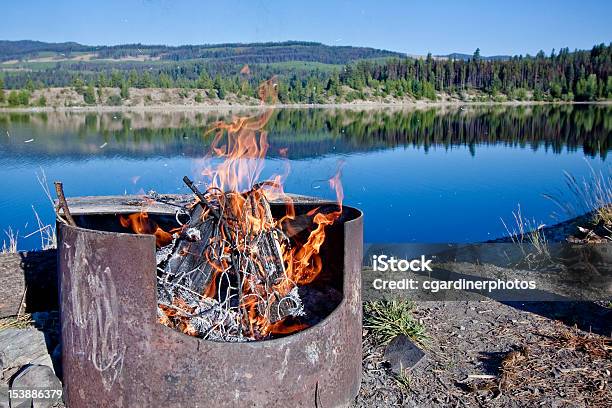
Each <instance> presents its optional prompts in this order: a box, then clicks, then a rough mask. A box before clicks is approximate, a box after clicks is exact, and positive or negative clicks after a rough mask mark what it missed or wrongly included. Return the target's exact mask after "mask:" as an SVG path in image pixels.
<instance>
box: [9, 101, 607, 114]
mask: <svg viewBox="0 0 612 408" xmlns="http://www.w3.org/2000/svg"><path fill="white" fill-rule="evenodd" d="M536 105H557V106H561V105H604V106H608V105H612V100H605V101H584V102H582V101H580V102H576V101H571V102H570V101H555V102H548V101H503V102H495V101H487V102H476V101H467V102H463V101H448V100H447V101H412V102H401V103H400V102H375V101H372V102H354V103H324V104H307V103H292V104H273V105H272V104H259V105H255V104H243V103H235V104H234V103H219V104H212V103H202V104H198V105H187V104H185V105H163V104H157V105H133V106H127V105H119V106H110V105H92V106H87V105H83V106H45V107H36V106H29V107H12V108H9V107H2V108H0V112H6V113H47V112H76V113H78V112H86V113H88V112H93V113H106V112H162V111H163V112H184V111H188V112H191V111H193V112H197V111H201V112H210V111H215V110H223V111H231V110H238V109H239V110H261V109H358V110H369V109H385V108H389V109H394V110H403V109H409V110H412V109H427V108H444V107H464V106H465V107H487V106H536Z"/></svg>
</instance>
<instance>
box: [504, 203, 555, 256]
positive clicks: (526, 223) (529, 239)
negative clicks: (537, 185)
mask: <svg viewBox="0 0 612 408" xmlns="http://www.w3.org/2000/svg"><path fill="white" fill-rule="evenodd" d="M512 216H513V218H514V226H513V227H512V230H511V229H510V228H509V227H508V225H507V224H506V222H505V221H504V219H503V218H500V219H501V222H502V224H504V228H505V229H506V232H507V233H508V235H509V236H510V239H512V242H514V243H515V244H517V245H518V246H519V247H520V249H521V252H522V253H523V255H524V256H525V257H526V258H531V257H533V256H534V255H538V256H540V257H545V258H550V251H549V246H548V240H547V239H546V235H545V234H544V224H542V223H537V222H536V221H535V219H533V218H532V219H531V220H529V219H528V218H525V217H523V215H522V213H521V206H520V205H519V206H518V209H517V210H516V211H512ZM527 245H529V246H530V247H531V248H532V249H533V251H531V250H527Z"/></svg>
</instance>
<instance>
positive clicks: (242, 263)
mask: <svg viewBox="0 0 612 408" xmlns="http://www.w3.org/2000/svg"><path fill="white" fill-rule="evenodd" d="M184 181H185V183H186V184H187V185H188V186H189V187H190V188H191V189H192V190H193V191H194V193H195V194H196V197H197V198H198V201H197V203H195V205H193V206H192V208H191V209H188V210H187V211H188V213H189V216H190V218H189V222H188V223H186V224H185V225H184V226H183V228H182V229H181V231H180V233H178V234H176V235H175V239H174V240H173V242H172V243H171V244H169V245H167V246H164V247H161V248H160V249H159V250H158V254H157V255H158V256H157V260H158V271H159V273H158V279H159V284H158V291H159V293H158V298H159V308H160V310H159V314H160V321H161V322H162V323H164V324H167V325H169V326H172V327H176V328H179V329H181V330H182V331H184V332H187V333H189V334H193V335H197V336H201V337H205V338H211V339H216V340H226V341H241V340H247V339H259V338H264V337H266V336H268V335H269V333H270V327H269V325H270V324H273V323H276V322H279V321H281V320H283V319H284V318H286V317H288V316H294V317H296V316H300V315H301V314H303V311H302V303H301V300H300V298H299V296H298V294H297V286H296V285H295V284H289V285H288V283H287V282H285V281H286V275H285V272H286V271H285V266H284V261H283V254H282V251H281V241H282V242H283V243H284V244H286V245H288V242H287V241H286V239H285V238H284V234H283V233H282V232H281V231H280V230H278V229H277V226H276V223H275V222H274V219H273V218H272V213H271V211H270V206H269V204H268V201H267V199H266V198H265V195H264V194H263V192H262V188H263V187H262V186H256V187H255V188H253V189H251V190H249V191H248V192H246V193H222V192H220V191H218V190H215V189H209V190H208V191H207V192H206V194H202V193H201V192H200V191H199V190H198V189H197V188H196V187H195V186H194V185H193V183H192V182H191V180H189V179H188V178H187V177H185V179H184ZM287 289H289V290H287ZM298 328H299V327H298Z"/></svg>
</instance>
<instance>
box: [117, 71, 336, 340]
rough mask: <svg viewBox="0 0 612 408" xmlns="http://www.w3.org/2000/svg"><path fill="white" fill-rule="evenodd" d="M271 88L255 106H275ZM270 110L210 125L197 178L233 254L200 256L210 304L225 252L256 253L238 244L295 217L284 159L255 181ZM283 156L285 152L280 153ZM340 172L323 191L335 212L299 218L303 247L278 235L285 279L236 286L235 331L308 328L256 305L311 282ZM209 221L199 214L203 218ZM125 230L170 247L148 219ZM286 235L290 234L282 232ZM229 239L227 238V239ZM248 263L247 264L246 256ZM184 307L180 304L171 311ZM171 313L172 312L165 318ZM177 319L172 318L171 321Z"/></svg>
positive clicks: (259, 334)
mask: <svg viewBox="0 0 612 408" xmlns="http://www.w3.org/2000/svg"><path fill="white" fill-rule="evenodd" d="M277 87H278V86H277V82H276V78H272V79H270V80H268V81H265V82H264V83H262V84H261V85H260V87H259V89H258V93H259V97H260V99H261V101H262V103H270V102H272V103H274V102H276V100H277ZM272 114H273V110H271V109H268V110H266V111H264V112H263V113H261V114H259V115H256V116H250V117H237V118H234V119H233V120H232V121H231V122H229V123H226V122H218V123H215V124H214V126H213V128H212V129H211V130H210V131H209V134H212V135H213V138H212V141H211V147H210V153H209V154H208V155H207V156H206V157H205V158H204V160H203V162H202V163H201V165H202V168H203V169H202V170H201V171H200V174H201V176H202V178H203V181H204V183H205V184H206V186H207V190H206V194H205V195H208V196H209V197H211V198H214V200H215V202H217V203H218V205H219V211H220V212H222V214H223V215H224V216H225V219H226V220H227V223H228V224H229V227H230V228H229V231H230V232H226V231H221V236H220V237H219V239H220V240H227V241H231V242H232V245H233V248H232V249H230V248H229V247H225V248H224V251H226V252H225V253H224V254H223V256H222V257H219V256H218V255H219V254H214V255H213V254H212V253H210V252H209V251H208V250H207V251H206V252H205V254H204V256H205V258H206V261H207V262H208V263H209V265H210V266H211V267H212V269H213V274H212V279H210V284H209V285H208V286H207V287H206V288H204V291H203V296H205V297H211V298H216V296H217V290H218V285H217V280H218V279H217V278H218V277H219V276H220V275H221V274H222V273H223V272H224V271H227V270H228V268H230V267H231V261H230V259H231V256H232V252H231V251H232V250H236V251H237V252H239V253H241V254H247V255H248V254H249V253H250V251H256V250H257V248H249V247H248V246H246V245H244V244H243V243H244V242H249V239H247V238H253V237H256V236H258V235H259V234H260V233H261V232H265V233H268V234H278V233H277V232H276V231H278V230H281V229H285V230H286V229H287V228H288V225H289V224H288V223H286V221H289V220H293V219H295V217H296V214H295V208H294V205H293V200H292V199H291V197H290V196H288V195H287V194H285V192H284V190H283V181H284V180H285V179H286V177H287V175H288V173H289V166H288V161H286V162H285V163H287V166H286V168H285V173H284V174H278V175H275V176H273V177H271V178H270V179H269V180H267V181H264V182H259V179H260V176H261V173H262V170H263V167H264V160H265V157H266V153H267V151H268V148H269V144H268V140H267V136H268V135H267V132H266V131H265V130H264V127H265V126H266V124H267V123H268V121H269V120H270V118H271V116H272ZM281 155H282V156H286V149H284V150H281ZM340 170H341V168H340V167H339V168H338V171H337V173H336V175H334V176H333V177H332V178H331V179H330V180H329V185H330V187H331V188H332V189H334V190H335V191H336V198H337V203H338V208H337V209H336V210H335V211H332V212H328V213H323V212H322V211H320V209H319V208H316V209H314V210H312V211H310V212H309V213H308V214H306V217H307V218H308V219H309V220H310V221H311V223H312V227H313V229H312V231H310V232H309V234H308V238H307V239H306V241H305V242H304V243H303V244H300V243H296V244H295V245H293V246H290V245H289V243H288V242H287V241H285V240H281V239H280V236H279V235H275V236H276V237H277V238H279V239H278V240H277V241H278V242H279V251H280V255H281V258H282V262H283V264H284V265H283V266H284V274H282V276H280V277H279V278H278V279H277V281H276V282H273V284H272V288H270V287H266V284H265V283H262V282H260V281H250V282H249V284H248V285H247V284H246V282H245V284H243V285H242V287H241V292H242V298H241V299H240V304H239V308H240V309H241V310H242V311H244V313H242V319H243V322H242V327H244V328H246V329H247V331H248V333H247V334H248V335H250V336H251V337H252V338H265V337H266V336H269V335H271V334H291V333H294V332H297V331H300V330H303V329H304V328H306V327H307V326H306V325H304V324H302V323H300V322H299V321H297V319H295V318H291V317H289V318H284V319H281V320H278V321H275V322H272V321H271V320H270V318H269V317H268V315H267V314H266V313H262V311H261V299H262V298H265V300H266V301H267V303H266V304H268V305H269V304H274V302H275V301H280V299H283V298H284V297H285V296H287V295H288V294H289V293H290V292H291V291H292V290H293V289H294V288H295V287H296V285H306V284H309V283H312V282H313V281H314V280H315V279H316V278H317V276H318V275H319V274H320V272H321V270H322V268H323V262H322V260H321V256H320V254H319V252H320V249H321V247H322V245H323V243H324V241H325V228H326V227H327V226H329V225H332V224H333V223H334V222H335V221H336V220H337V219H338V218H339V217H340V216H341V214H342V199H343V190H342V184H341V182H340V175H341V171H340ZM270 200H279V201H282V202H284V203H285V214H284V215H283V216H281V217H278V219H273V218H272V215H271V214H270V212H269V208H268V206H267V204H266V201H270ZM206 216H208V213H207V212H206V213H205V214H204V215H203V217H206ZM120 220H121V224H122V225H123V226H124V227H126V228H127V227H130V228H132V229H133V230H134V231H135V232H136V233H144V234H155V236H156V238H157V244H158V246H163V245H164V243H166V244H167V243H170V242H171V240H172V235H171V234H169V233H167V232H164V231H163V230H161V228H159V227H158V226H157V224H155V223H154V222H153V221H152V220H150V219H149V218H148V215H147V214H146V213H139V214H132V215H129V216H128V217H123V216H122V217H121V218H120ZM289 232H290V233H292V232H293V231H289ZM227 234H229V235H230V236H227ZM250 259H251V258H250ZM251 260H252V261H253V263H254V264H255V268H256V269H257V270H258V271H260V272H261V273H262V276H266V267H267V265H266V263H267V262H270V261H271V260H266V259H260V258H259V257H256V256H254V257H252V259H251ZM175 306H177V307H179V308H180V309H183V310H184V309H185V305H180V304H177V305H175ZM160 309H161V310H162V312H163V313H164V314H165V316H162V317H160V318H159V320H160V322H162V323H164V324H167V325H169V324H170V323H169V322H170V321H171V320H172V318H173V317H174V316H175V313H176V311H175V310H174V309H171V308H167V307H166V308H164V307H160ZM170 313H172V314H170ZM174 321H176V319H174ZM178 328H179V329H180V330H181V331H183V332H184V333H187V334H194V330H193V327H191V326H190V325H188V324H181V325H179V326H178Z"/></svg>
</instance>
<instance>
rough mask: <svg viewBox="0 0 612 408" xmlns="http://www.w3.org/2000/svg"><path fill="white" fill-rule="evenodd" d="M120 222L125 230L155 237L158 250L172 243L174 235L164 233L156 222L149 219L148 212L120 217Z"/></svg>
mask: <svg viewBox="0 0 612 408" xmlns="http://www.w3.org/2000/svg"><path fill="white" fill-rule="evenodd" d="M119 222H120V223H121V226H122V227H124V228H130V229H131V230H132V231H133V232H135V233H136V234H152V235H155V244H156V245H157V247H158V248H161V247H163V246H166V245H168V244H170V243H171V242H172V234H171V233H169V232H166V231H164V230H163V229H161V228H160V227H159V225H157V223H156V222H155V221H153V220H152V219H150V218H149V214H147V213H146V212H139V213H134V214H129V215H127V216H125V215H120V216H119Z"/></svg>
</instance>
